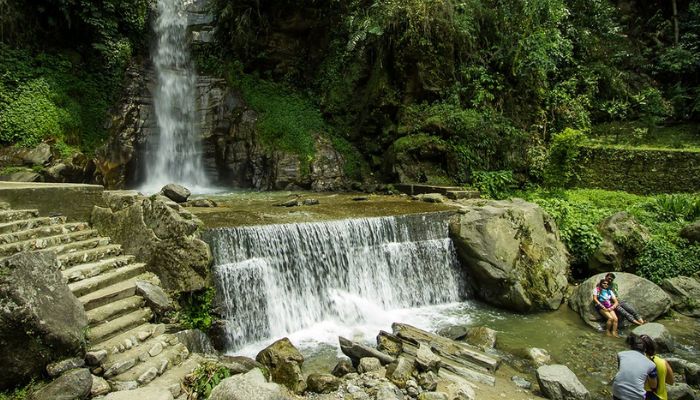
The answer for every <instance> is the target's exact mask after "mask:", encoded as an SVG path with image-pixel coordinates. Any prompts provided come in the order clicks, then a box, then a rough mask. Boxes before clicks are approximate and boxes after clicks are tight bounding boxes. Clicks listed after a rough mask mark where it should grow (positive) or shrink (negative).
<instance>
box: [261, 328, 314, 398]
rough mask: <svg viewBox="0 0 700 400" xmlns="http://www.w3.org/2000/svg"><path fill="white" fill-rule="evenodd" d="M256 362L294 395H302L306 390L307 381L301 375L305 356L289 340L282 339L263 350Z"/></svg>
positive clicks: (273, 379) (274, 380)
mask: <svg viewBox="0 0 700 400" xmlns="http://www.w3.org/2000/svg"><path fill="white" fill-rule="evenodd" d="M255 360H256V361H257V362H259V363H261V364H262V365H264V366H265V367H267V369H268V370H270V377H271V378H272V381H273V382H277V383H279V384H282V385H284V386H286V387H288V388H289V389H290V390H292V391H293V392H294V393H297V394H301V393H303V392H304V389H306V381H305V380H304V375H303V374H302V373H301V365H302V364H303V363H304V356H303V355H301V353H300V352H299V350H297V348H296V347H294V345H293V344H292V342H290V341H289V339H287V338H282V339H280V340H278V341H276V342H275V343H273V344H271V345H270V346H268V347H266V348H265V349H263V350H262V351H261V352H260V353H258V355H257V356H256V357H255Z"/></svg>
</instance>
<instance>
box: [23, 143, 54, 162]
mask: <svg viewBox="0 0 700 400" xmlns="http://www.w3.org/2000/svg"><path fill="white" fill-rule="evenodd" d="M22 161H24V163H25V164H26V165H29V166H32V165H46V164H48V163H49V161H51V146H49V145H48V144H46V143H40V144H39V145H38V146H36V147H35V148H33V149H31V150H30V151H29V152H28V153H27V154H25V155H24V157H22Z"/></svg>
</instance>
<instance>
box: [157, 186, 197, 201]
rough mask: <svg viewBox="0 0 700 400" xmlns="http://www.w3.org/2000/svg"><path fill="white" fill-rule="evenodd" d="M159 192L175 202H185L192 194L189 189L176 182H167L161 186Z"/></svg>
mask: <svg viewBox="0 0 700 400" xmlns="http://www.w3.org/2000/svg"><path fill="white" fill-rule="evenodd" d="M160 193H161V194H162V195H163V196H165V197H167V198H169V199H170V200H172V201H174V202H176V203H184V202H186V201H187V199H188V198H189V197H190V195H191V194H192V192H190V190H189V189H187V188H186V187H184V186H182V185H178V184H177V183H169V184H167V185H165V186H163V188H162V189H161V190H160Z"/></svg>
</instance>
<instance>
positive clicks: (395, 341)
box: [377, 331, 403, 357]
mask: <svg viewBox="0 0 700 400" xmlns="http://www.w3.org/2000/svg"><path fill="white" fill-rule="evenodd" d="M377 349H379V350H380V351H382V352H384V353H386V354H389V355H390V356H392V357H396V356H398V355H399V354H401V352H402V351H403V345H402V344H401V339H399V338H397V337H395V336H394V335H392V334H390V333H388V332H385V331H380V332H379V335H377Z"/></svg>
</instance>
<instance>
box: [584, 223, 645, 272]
mask: <svg viewBox="0 0 700 400" xmlns="http://www.w3.org/2000/svg"><path fill="white" fill-rule="evenodd" d="M598 232H600V234H601V236H602V237H603V242H602V243H601V244H600V247H599V248H598V250H597V251H596V252H595V253H594V254H593V256H591V257H590V259H589V261H588V267H589V268H590V269H591V271H593V272H605V271H623V270H625V268H627V267H628V266H629V265H634V264H633V263H632V261H633V260H634V259H635V258H637V256H638V255H639V253H640V252H641V251H642V249H644V246H645V245H646V243H647V242H648V241H649V239H650V238H651V235H649V231H648V230H647V229H646V228H645V227H644V226H643V225H642V224H640V223H639V222H638V221H637V220H636V219H635V218H634V217H633V216H632V215H630V214H629V213H627V212H624V211H621V212H618V213H616V214H614V215H611V216H610V217H608V218H606V219H604V220H603V221H601V222H600V224H598ZM628 272H633V271H628Z"/></svg>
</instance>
